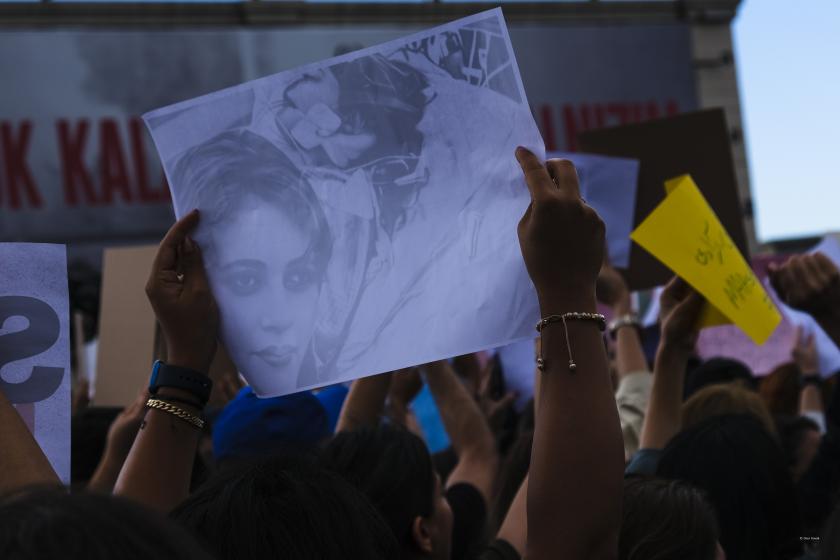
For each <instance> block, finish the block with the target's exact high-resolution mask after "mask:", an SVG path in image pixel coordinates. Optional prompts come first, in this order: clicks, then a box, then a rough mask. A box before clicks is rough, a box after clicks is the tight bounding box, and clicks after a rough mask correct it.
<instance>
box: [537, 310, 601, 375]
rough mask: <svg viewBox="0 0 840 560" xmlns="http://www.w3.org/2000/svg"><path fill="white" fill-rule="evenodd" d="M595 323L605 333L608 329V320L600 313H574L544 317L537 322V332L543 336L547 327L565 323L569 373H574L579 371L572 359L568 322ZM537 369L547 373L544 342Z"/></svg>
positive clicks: (538, 357)
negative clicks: (543, 349) (552, 324)
mask: <svg viewBox="0 0 840 560" xmlns="http://www.w3.org/2000/svg"><path fill="white" fill-rule="evenodd" d="M567 320H568V321H594V322H596V323H598V328H599V329H600V330H601V332H603V331H604V330H605V329H606V328H607V319H606V317H604V316H603V315H601V314H600V313H580V312H577V311H572V312H570V313H563V314H562V315H549V316H547V317H543V318H542V319H540V320H539V321H538V322H537V332H538V333H540V335H542V331H543V329H544V328H545V327H547V326H548V325H550V324H551V323H557V322H561V323H563V330H564V331H565V333H566V348H567V349H568V350H569V371H571V372H574V371H575V370H576V369H577V364H576V363H575V359H574V358H572V344H571V342H569V328H568V327H567V326H566V321H567ZM537 369H538V370H540V371H545V360H544V359H543V351H542V340H540V354H539V356H537Z"/></svg>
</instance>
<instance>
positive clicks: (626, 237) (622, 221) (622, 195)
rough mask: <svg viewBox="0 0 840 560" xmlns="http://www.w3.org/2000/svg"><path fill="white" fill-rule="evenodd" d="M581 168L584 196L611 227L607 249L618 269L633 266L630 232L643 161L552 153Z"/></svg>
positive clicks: (607, 225) (580, 176)
mask: <svg viewBox="0 0 840 560" xmlns="http://www.w3.org/2000/svg"><path fill="white" fill-rule="evenodd" d="M547 157H549V158H561V159H568V160H570V161H571V162H572V163H573V164H574V165H575V169H576V170H577V174H578V180H579V181H580V192H581V196H582V197H583V198H584V200H586V203H587V204H588V205H589V206H591V207H592V208H594V209H595V210H596V211H597V212H598V215H599V216H601V219H602V220H604V225H606V227H607V232H606V237H607V252H608V254H609V258H610V264H611V265H612V266H614V267H616V268H628V267H629V266H630V232H631V231H632V230H633V214H634V212H635V210H636V190H637V189H638V186H639V160H637V159H628V158H617V157H608V156H601V155H595V154H582V153H564V152H553V153H549V154H548V156H547Z"/></svg>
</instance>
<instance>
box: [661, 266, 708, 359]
mask: <svg viewBox="0 0 840 560" xmlns="http://www.w3.org/2000/svg"><path fill="white" fill-rule="evenodd" d="M703 302H704V299H703V296H701V295H700V294H698V293H697V292H696V291H694V289H693V288H692V287H691V286H689V285H688V284H687V283H686V282H685V280H683V279H682V278H679V277H675V278H674V279H672V280H671V281H670V282H669V283H668V285H667V286H666V287H665V290H664V291H663V292H662V296H661V298H660V300H659V307H660V312H659V317H660V323H661V324H662V343H663V344H665V345H666V346H669V347H674V348H679V349H682V350H687V351H691V350H693V349H694V345H695V343H696V342H697V335H698V334H699V329H698V328H697V324H698V321H699V319H700V312H701V311H702V309H703Z"/></svg>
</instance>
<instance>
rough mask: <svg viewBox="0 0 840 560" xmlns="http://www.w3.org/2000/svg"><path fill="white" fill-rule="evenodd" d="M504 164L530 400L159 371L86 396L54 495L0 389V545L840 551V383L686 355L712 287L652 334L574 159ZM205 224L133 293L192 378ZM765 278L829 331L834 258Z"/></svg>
mask: <svg viewBox="0 0 840 560" xmlns="http://www.w3.org/2000/svg"><path fill="white" fill-rule="evenodd" d="M516 158H517V160H518V161H519V164H520V165H521V167H522V171H523V174H524V183H525V184H527V188H528V189H529V191H530V196H531V203H530V205H529V207H528V209H527V211H526V212H525V215H524V216H523V217H522V220H521V221H520V223H519V227H518V237H519V242H520V246H521V250H522V256H523V258H524V261H525V264H526V267H527V270H528V274H529V276H530V277H531V280H532V281H533V283H534V286H535V288H536V292H537V295H538V298H539V304H540V310H541V315H542V320H541V321H540V323H539V325H538V331H539V336H538V339H537V340H536V345H535V368H534V370H535V371H534V375H535V391H534V396H533V399H532V400H531V401H530V402H529V403H528V404H527V405H526V406H525V407H524V408H523V409H521V410H517V409H516V408H514V407H513V406H512V403H513V398H512V395H510V394H509V393H508V392H507V391H506V390H505V387H504V381H503V380H504V377H503V375H502V372H501V367H500V364H499V363H498V362H497V361H496V360H493V359H491V360H490V361H489V362H487V363H483V362H482V360H481V359H479V356H477V355H467V356H460V357H458V358H455V359H452V360H442V361H438V362H433V363H429V364H423V365H418V366H417V367H412V368H408V369H405V370H400V371H394V372H391V373H386V374H381V375H376V376H370V377H364V378H361V379H358V380H356V381H354V382H353V383H352V385H351V386H350V388H349V390H348V389H346V388H344V387H342V386H333V387H328V388H324V389H322V390H318V391H311V392H310V391H308V392H303V393H297V394H293V395H288V396H285V397H277V398H269V399H258V398H257V397H256V396H255V394H254V393H253V391H252V390H251V389H250V388H249V387H241V386H240V385H239V384H238V381H237V379H236V378H235V377H233V378H231V379H227V380H225V381H223V382H218V381H217V383H216V384H215V388H214V391H215V395H216V396H215V399H214V402H218V401H219V400H221V401H223V406H218V407H213V408H210V407H207V406H206V405H207V400H208V399H207V394H205V393H203V392H202V390H198V389H195V390H193V389H191V388H190V387H189V386H188V385H184V384H172V385H167V384H166V383H162V384H160V386H157V385H154V384H153V386H152V389H151V391H152V393H151V394H150V393H149V390H148V389H144V390H143V391H141V392H140V393H139V394H138V397H137V400H136V401H135V402H134V403H133V404H131V405H130V406H128V407H126V408H125V409H124V410H111V409H97V408H96V407H88V408H82V409H80V410H77V411H75V413H74V417H73V435H74V437H73V453H74V455H73V467H74V470H73V484H72V486H71V488H70V489H69V490H68V489H66V488H64V487H63V486H62V485H61V483H60V481H59V480H58V477H57V476H56V474H55V473H54V472H53V470H52V468H51V466H50V464H49V462H48V461H47V459H46V458H45V456H44V455H43V453H42V452H41V450H40V448H39V447H38V445H37V443H36V442H35V440H34V439H33V438H32V436H31V434H30V433H29V431H28V429H27V427H26V425H25V424H24V423H23V421H22V420H21V419H20V417H19V416H18V414H17V412H16V411H15V409H14V407H13V406H12V405H11V404H10V403H9V402H8V401H7V400H6V399H5V397H3V396H2V394H0V444H2V453H1V454H0V492H2V497H0V557H2V558H7V559H21V560H24V559H27V560H28V559H33V560H34V559H44V558H64V559H77V558H79V559H81V558H85V559H98V558H123V559H129V560H130V559H133V558H137V559H140V558H142V559H144V560H145V559H155V558H161V559H163V558H190V559H191V558H195V559H198V558H215V559H219V560H234V559H236V560H238V559H246V558H247V559H253V558H288V559H313V560H314V559H333V558H335V559H344V558H354V559H355V558H359V559H369V560H377V559H382V560H385V559H388V560H396V559H403V560H409V559H412V560H413V559H421V558H429V559H437V560H449V559H451V560H512V559H518V558H528V559H532V560H543V559H552V560H555V559H558V560H559V559H570V560H571V559H579V560H584V559H592V560H596V559H605V560H606V559H621V560H666V559H673V560H695V559H696V560H720V559H724V558H726V559H729V560H785V559H791V560H793V559H803V560H806V559H811V560H829V559H831V560H837V559H839V558H840V507H838V505H840V502H839V501H838V491H840V440H838V438H840V391H838V390H837V389H835V388H833V383H832V381H831V380H829V381H824V380H822V379H821V378H820V376H819V374H818V363H817V358H816V349H815V347H814V344H813V340H812V339H809V338H808V337H806V336H804V335H803V336H800V337H799V340H798V341H797V344H796V347H795V348H793V349H792V358H791V363H790V364H786V365H785V366H781V367H779V368H778V369H777V370H776V371H774V372H773V373H772V374H771V375H769V376H767V377H765V378H762V379H761V380H760V381H759V380H758V379H757V378H756V377H754V376H753V374H752V372H750V371H749V369H748V368H747V367H746V366H744V365H743V364H740V363H739V362H737V361H733V360H726V359H714V360H708V361H705V362H701V361H700V360H699V359H698V358H697V356H696V353H695V345H696V341H697V337H698V328H697V325H698V323H699V321H698V318H699V317H700V314H701V312H702V309H703V306H704V299H703V298H702V297H701V296H700V295H699V294H698V293H697V292H695V291H694V290H693V289H692V288H691V287H690V286H689V285H688V284H686V283H685V282H684V281H682V280H681V279H679V278H675V279H674V280H672V281H671V282H670V284H669V285H668V286H667V287H666V288H665V290H664V292H663V293H662V296H661V302H660V303H661V312H660V322H659V328H658V329H657V330H656V332H652V333H651V332H643V331H642V329H640V328H639V326H638V322H637V321H635V320H634V319H633V311H634V310H633V298H632V297H631V294H630V291H629V290H628V288H627V285H626V284H625V282H624V280H623V279H622V276H621V275H620V274H619V273H618V272H617V271H615V270H614V269H612V268H611V267H609V265H608V264H605V249H604V248H605V239H604V224H603V222H602V221H601V219H600V218H599V216H598V215H597V213H596V212H595V211H594V210H593V209H592V208H591V207H589V206H587V204H586V203H585V201H583V200H582V199H581V197H580V192H579V185H578V179H577V174H576V172H575V169H574V167H573V166H572V165H571V163H570V162H568V161H566V160H549V161H548V162H546V163H545V164H543V163H542V162H540V161H539V160H538V159H537V157H536V156H535V155H533V154H532V153H530V152H529V151H527V150H525V149H524V148H519V149H518V150H517V152H516ZM523 188H525V185H523ZM200 219H201V216H200V215H199V213H198V212H195V211H194V212H192V213H190V214H188V215H186V216H185V217H184V218H182V219H181V220H180V221H178V222H177V223H176V224H175V225H174V226H173V227H172V228H171V229H170V231H169V232H168V233H167V235H166V237H165V238H164V239H163V241H162V242H161V245H160V248H159V251H158V254H157V257H156V259H155V262H154V265H153V268H152V270H151V272H150V276H149V281H148V284H147V294H148V297H149V300H150V302H151V304H152V307H153V308H154V311H155V314H156V316H157V319H158V321H159V324H160V327H161V331H162V336H163V338H164V340H165V346H166V348H167V360H166V362H167V365H169V366H171V367H174V368H181V370H182V371H187V372H193V374H195V375H198V376H201V375H207V373H208V372H209V369H210V365H211V361H212V360H213V357H214V355H215V352H216V349H217V337H218V334H219V310H218V307H217V304H216V300H215V299H214V297H213V293H212V291H211V289H210V286H209V283H208V280H207V276H206V272H205V269H204V264H203V259H202V252H201V249H200V248H199V246H198V244H197V243H195V242H194V241H193V240H192V238H191V232H192V231H193V230H194V228H195V227H196V226H197V224H198V222H199V220H200ZM511 234H513V232H511ZM770 278H771V281H772V283H773V286H774V288H775V289H776V291H777V293H778V294H779V295H780V297H781V298H782V299H783V300H784V301H785V302H786V303H787V304H788V305H790V306H791V307H793V308H796V309H799V310H802V311H804V312H807V313H809V314H810V315H811V316H812V317H813V318H814V319H815V320H816V321H817V322H818V323H819V325H820V326H821V327H822V328H823V329H824V330H825V331H826V333H827V334H828V335H829V337H830V338H831V339H832V340H833V341H834V342H835V343H837V344H838V345H840V272H838V270H837V269H836V268H835V267H834V265H833V264H832V263H831V261H830V260H828V259H827V258H826V257H824V256H823V255H821V254H819V253H817V254H814V255H807V256H796V257H793V258H791V259H790V260H789V261H788V262H787V263H785V264H784V265H782V266H778V267H775V268H772V269H771V271H770ZM598 302H600V303H601V304H602V305H606V306H608V307H609V308H610V309H611V311H612V312H613V315H614V316H615V317H616V318H618V320H616V321H614V322H613V323H612V325H611V328H609V329H606V328H605V327H606V324H605V320H604V318H603V317H602V316H600V315H598V313H597V304H598ZM402 328H405V329H411V325H404V326H403V327H402ZM649 336H652V337H654V338H655V339H656V340H658V347H657V350H656V353H655V356H654V359H653V360H652V361H650V360H649V359H648V356H647V355H646V353H645V350H644V347H645V345H644V343H645V342H646V340H644V339H645V338H646V337H649ZM110 374H113V375H118V374H119V372H110ZM424 385H425V386H426V387H427V388H428V391H429V392H430V393H431V395H432V398H433V400H434V403H435V405H436V407H437V410H438V411H439V414H440V418H441V421H442V423H443V426H444V428H445V431H446V434H447V436H448V439H449V442H450V445H449V448H447V449H445V450H444V451H439V452H436V453H434V454H433V453H431V452H430V450H429V447H428V445H427V442H426V441H425V440H424V434H423V431H422V430H421V429H419V427H418V421H417V418H416V417H415V415H414V414H413V412H412V406H411V403H412V401H413V400H414V399H415V398H416V396H417V395H418V393H419V392H420V390H421V388H423V386H424ZM197 386H203V385H202V382H201V380H200V379H199V381H198V383H197ZM206 386H207V387H208V388H209V383H207V384H206ZM138 389H139V388H138Z"/></svg>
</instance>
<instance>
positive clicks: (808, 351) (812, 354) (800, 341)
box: [791, 327, 820, 375]
mask: <svg viewBox="0 0 840 560" xmlns="http://www.w3.org/2000/svg"><path fill="white" fill-rule="evenodd" d="M791 357H792V358H793V361H794V362H795V363H796V366H797V367H798V368H799V373H800V374H803V375H815V374H817V373H819V370H820V357H819V354H818V353H817V343H816V340H815V339H814V335H813V334H809V335H806V334H805V331H804V330H803V329H802V327H797V328H796V342H795V343H794V345H793V349H792V350H791Z"/></svg>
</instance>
